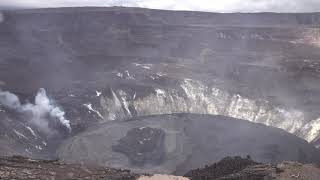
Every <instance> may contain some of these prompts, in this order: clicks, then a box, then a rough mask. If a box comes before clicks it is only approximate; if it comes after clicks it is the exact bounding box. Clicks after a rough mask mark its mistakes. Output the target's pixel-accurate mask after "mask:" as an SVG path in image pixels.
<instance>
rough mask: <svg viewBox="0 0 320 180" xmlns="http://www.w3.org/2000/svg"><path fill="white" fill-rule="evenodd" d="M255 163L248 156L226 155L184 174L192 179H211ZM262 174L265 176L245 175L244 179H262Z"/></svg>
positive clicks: (238, 170) (233, 172) (236, 171)
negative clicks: (211, 163)
mask: <svg viewBox="0 0 320 180" xmlns="http://www.w3.org/2000/svg"><path fill="white" fill-rule="evenodd" d="M257 164H258V163H256V162H254V161H253V160H251V159H248V158H246V159H243V158H241V157H226V158H224V159H222V160H221V161H219V162H217V163H215V164H213V165H210V166H206V167H205V168H203V169H195V170H191V171H189V172H188V173H186V174H185V176H186V177H190V178H191V179H192V180H213V179H218V178H221V177H224V176H227V175H230V174H235V173H238V172H240V171H242V170H243V169H245V168H247V167H249V166H253V165H257ZM264 176H266V174H263V175H261V177H247V178H246V179H248V180H249V179H254V180H263V178H264Z"/></svg>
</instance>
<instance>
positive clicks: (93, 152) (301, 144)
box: [58, 114, 320, 175]
mask: <svg viewBox="0 0 320 180" xmlns="http://www.w3.org/2000/svg"><path fill="white" fill-rule="evenodd" d="M151 132H155V133H156V134H155V135H153V136H152V135H151V136H150V134H151ZM147 135H148V136H149V137H148V138H154V140H155V142H152V143H151V142H150V143H148V141H147V139H145V141H142V140H143V138H145V137H146V136H147ZM163 136H164V137H163ZM139 141H141V144H140V142H139ZM143 143H146V144H145V145H143ZM155 148H156V149H155ZM139 153H140V154H139ZM134 155H136V157H135V156H134ZM151 155H155V156H151ZM237 155H241V156H245V155H250V156H251V157H252V158H253V159H256V160H258V161H259V162H273V163H276V162H279V161H283V160H291V161H301V162H320V153H319V150H318V149H316V148H315V147H313V146H312V145H310V144H308V143H307V142H306V141H304V140H302V139H299V138H298V137H296V136H294V135H291V134H289V133H286V132H285V131H283V130H280V129H277V128H272V127H267V126H265V125H262V124H255V123H250V122H248V121H242V120H237V119H234V118H229V117H223V116H211V115H195V114H173V115H155V116H147V117H139V118H134V119H131V120H128V121H113V122H110V123H105V124H100V125H97V126H95V127H91V128H89V130H87V131H85V132H84V133H81V134H79V135H77V136H75V137H73V138H70V139H69V140H67V141H66V142H64V143H63V145H62V146H61V148H60V149H59V151H58V156H59V158H61V159H62V160H65V161H67V162H74V163H88V164H99V165H106V166H110V167H115V168H125V169H132V170H134V171H136V172H147V173H165V174H170V173H175V174H179V175H181V174H184V173H186V172H187V171H189V170H190V169H194V168H198V167H203V166H204V165H206V164H209V163H211V162H215V161H218V160H220V159H222V158H223V157H226V156H237ZM140 156H141V157H140ZM160 157H161V161H159V159H160Z"/></svg>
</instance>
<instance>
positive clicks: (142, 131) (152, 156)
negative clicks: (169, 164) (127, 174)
mask: <svg viewBox="0 0 320 180" xmlns="http://www.w3.org/2000/svg"><path fill="white" fill-rule="evenodd" d="M164 136H165V132H164V131H163V130H161V129H155V128H150V127H146V128H133V129H131V130H130V131H128V132H127V135H126V136H125V137H123V138H121V139H120V140H119V142H118V144H117V145H114V146H112V149H113V150H114V151H116V152H121V153H124V154H125V155H127V157H128V158H129V159H130V161H131V162H132V163H133V164H135V165H139V164H142V165H143V164H146V163H150V164H153V163H154V164H160V163H161V161H162V160H163V157H164V155H165V152H164V146H163V143H164Z"/></svg>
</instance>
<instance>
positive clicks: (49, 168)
mask: <svg viewBox="0 0 320 180" xmlns="http://www.w3.org/2000/svg"><path fill="white" fill-rule="evenodd" d="M185 176H186V177H178V176H170V175H147V174H136V173H132V172H131V171H130V170H122V169H113V168H106V167H96V166H95V167H93V166H91V167H89V166H84V165H80V164H65V163H63V162H61V161H59V160H34V159H29V158H25V157H21V156H12V157H0V179H4V180H7V179H16V180H20V179H28V180H29V179H30V180H32V179H37V180H38V179H41V180H42V179H43V180H47V179H48V180H55V179H59V180H64V179H69V180H70V179H80V180H82V179H108V180H131V179H132V180H188V179H191V180H280V179H281V180H289V179H295V180H317V179H318V177H320V167H319V166H318V165H312V164H301V163H297V162H282V163H279V164H276V165H271V164H262V163H257V162H254V161H253V160H251V158H250V157H247V158H241V157H226V158H224V159H222V160H221V161H219V162H217V163H214V164H212V165H210V166H208V165H207V166H205V167H204V168H202V169H195V170H191V171H189V172H188V173H187V174H186V175H185Z"/></svg>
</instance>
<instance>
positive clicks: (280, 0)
mask: <svg viewBox="0 0 320 180" xmlns="http://www.w3.org/2000/svg"><path fill="white" fill-rule="evenodd" d="M70 6H134V7H145V8H153V9H170V10H196V11H215V12H261V11H272V12H314V11H318V12H319V11H320V0H0V7H2V8H6V7H23V8H25V7H27V8H41V7H70Z"/></svg>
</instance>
